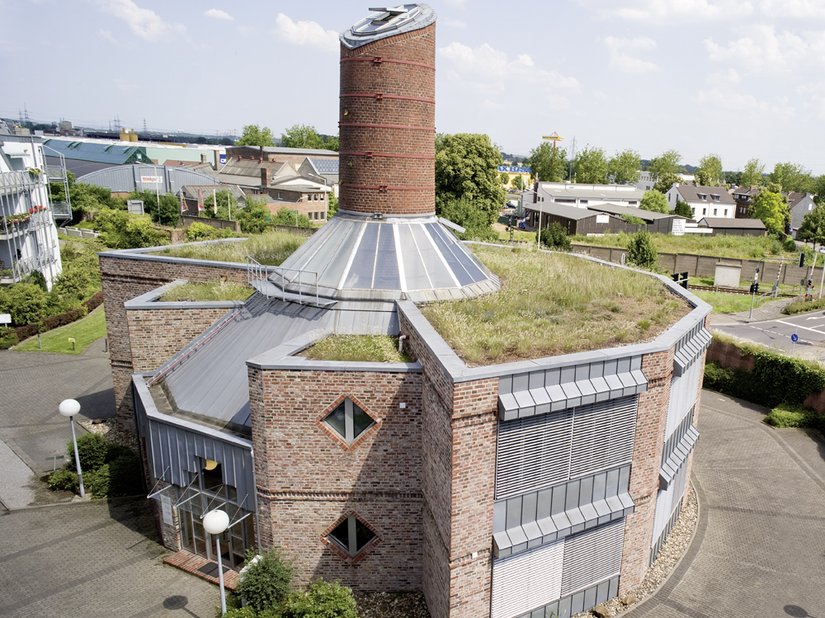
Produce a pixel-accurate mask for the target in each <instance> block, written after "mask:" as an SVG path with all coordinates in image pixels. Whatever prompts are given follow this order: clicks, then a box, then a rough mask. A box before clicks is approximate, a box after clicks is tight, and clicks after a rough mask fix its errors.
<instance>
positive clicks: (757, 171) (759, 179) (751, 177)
mask: <svg viewBox="0 0 825 618" xmlns="http://www.w3.org/2000/svg"><path fill="white" fill-rule="evenodd" d="M764 183H765V164H764V163H760V162H759V159H749V160H748V162H747V163H746V164H745V169H744V170H742V178H741V179H740V180H739V185H740V186H742V187H748V188H751V187H761V186H762V185H763V184H764Z"/></svg>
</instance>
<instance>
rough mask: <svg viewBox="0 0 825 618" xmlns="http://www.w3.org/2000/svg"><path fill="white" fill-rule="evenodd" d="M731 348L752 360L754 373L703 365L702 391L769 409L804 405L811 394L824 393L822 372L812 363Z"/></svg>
mask: <svg viewBox="0 0 825 618" xmlns="http://www.w3.org/2000/svg"><path fill="white" fill-rule="evenodd" d="M734 345H735V346H736V347H737V348H738V349H739V350H740V352H741V353H742V355H743V356H751V357H753V360H754V363H753V371H750V372H748V371H746V370H744V369H733V368H724V367H720V366H719V365H718V364H716V363H712V362H708V363H706V365H705V382H704V386H705V388H709V389H711V390H715V391H718V392H720V393H725V394H728V395H733V396H734V397H739V398H741V399H746V400H748V401H752V402H754V403H758V404H760V405H764V406H767V407H769V408H772V407H774V406H776V405H777V404H779V403H783V402H785V403H789V404H799V405H801V404H802V403H804V401H805V399H806V397H808V395H810V394H812V393H818V392H820V391H822V390H825V368H823V367H822V366H820V365H818V364H817V363H814V362H812V361H807V360H802V359H798V358H791V357H788V356H783V355H782V354H780V353H778V352H774V351H772V350H766V349H756V348H754V347H752V346H747V345H744V346H742V345H739V344H737V343H735V342H734Z"/></svg>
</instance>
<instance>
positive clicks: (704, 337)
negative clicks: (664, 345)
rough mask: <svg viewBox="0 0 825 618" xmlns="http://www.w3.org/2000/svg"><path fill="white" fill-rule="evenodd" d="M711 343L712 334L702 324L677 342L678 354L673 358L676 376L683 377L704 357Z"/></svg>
mask: <svg viewBox="0 0 825 618" xmlns="http://www.w3.org/2000/svg"><path fill="white" fill-rule="evenodd" d="M710 342H711V334H710V333H709V332H708V331H707V329H706V328H705V327H704V325H703V324H702V323H701V322H700V323H699V324H697V325H696V326H694V327H693V328H692V329H691V330H690V332H688V333H687V334H686V335H685V336H684V337H682V338H681V339H680V340H679V341H678V342H676V353H675V355H674V357H673V373H674V375H675V376H680V375H682V374H683V373H684V372H685V371H686V370H687V368H688V367H690V366H691V365H692V364H693V363H694V362H695V361H696V359H698V358H699V357H700V356H701V355H702V352H704V351H705V349H707V347H708V346H709V345H710Z"/></svg>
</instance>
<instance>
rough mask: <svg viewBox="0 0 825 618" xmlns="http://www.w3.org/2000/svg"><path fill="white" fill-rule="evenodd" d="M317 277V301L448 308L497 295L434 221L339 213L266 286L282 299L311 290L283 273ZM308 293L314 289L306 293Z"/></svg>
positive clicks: (494, 284) (485, 274)
mask: <svg viewBox="0 0 825 618" xmlns="http://www.w3.org/2000/svg"><path fill="white" fill-rule="evenodd" d="M298 271H300V272H302V273H307V274H309V273H313V274H316V275H317V286H318V293H319V295H321V296H326V297H329V298H352V299H364V300H377V299H383V300H391V299H398V298H410V299H413V300H422V301H423V300H454V299H459V298H467V297H472V296H478V295H480V294H485V293H489V292H494V291H496V290H497V289H498V286H499V284H498V279H497V278H496V277H495V275H493V274H491V273H490V272H489V271H487V270H486V269H485V268H484V267H483V266H482V265H481V264H480V263H479V262H478V260H477V259H476V258H475V257H474V256H473V255H472V254H471V253H470V252H469V251H468V250H467V248H466V247H464V246H463V245H462V244H461V242H459V241H458V240H457V239H456V238H455V236H453V235H452V234H451V233H450V232H448V231H447V230H446V229H444V226H442V225H441V224H440V223H439V222H438V220H437V219H436V218H435V217H392V218H386V219H374V218H371V217H365V216H358V215H350V214H346V213H340V212H339V213H338V214H337V215H336V216H335V217H333V218H332V219H331V220H330V221H329V223H327V224H326V225H325V226H324V227H322V228H321V229H320V230H318V231H317V232H316V233H315V234H313V235H312V237H310V238H309V240H307V241H306V242H305V243H304V244H303V245H302V246H301V247H299V248H298V250H297V251H295V253H293V254H292V255H291V256H289V257H288V258H287V259H286V260H285V261H284V263H283V264H282V265H281V267H280V268H279V269H277V272H276V273H275V274H273V275H272V276H270V280H271V281H272V282H273V283H275V284H277V285H280V286H284V287H285V288H286V289H287V290H288V291H293V292H295V291H298V289H299V288H301V289H302V291H303V292H304V293H313V294H314V292H315V290H314V284H308V283H306V282H307V277H306V276H304V277H302V280H301V281H302V282H301V283H298V282H297V281H295V280H290V277H289V273H290V272H298ZM310 288H313V289H310Z"/></svg>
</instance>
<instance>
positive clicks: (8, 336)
mask: <svg viewBox="0 0 825 618" xmlns="http://www.w3.org/2000/svg"><path fill="white" fill-rule="evenodd" d="M17 343H18V341H17V333H16V332H15V331H14V329H11V328H8V327H7V326H0V350H7V349H9V348H10V347H11V346H13V345H16V344H17Z"/></svg>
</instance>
